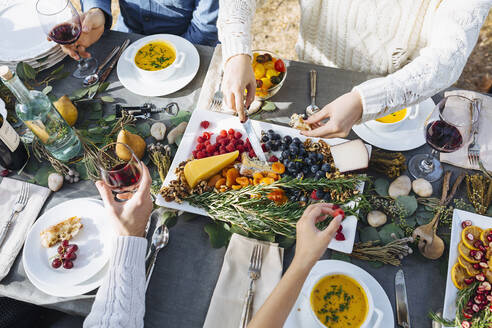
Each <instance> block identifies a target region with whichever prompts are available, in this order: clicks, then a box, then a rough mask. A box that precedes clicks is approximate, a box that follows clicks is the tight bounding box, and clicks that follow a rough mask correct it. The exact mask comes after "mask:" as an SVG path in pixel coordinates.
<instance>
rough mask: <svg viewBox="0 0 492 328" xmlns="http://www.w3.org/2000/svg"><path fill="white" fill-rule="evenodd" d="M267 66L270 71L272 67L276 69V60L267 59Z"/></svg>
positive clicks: (265, 64)
mask: <svg viewBox="0 0 492 328" xmlns="http://www.w3.org/2000/svg"><path fill="white" fill-rule="evenodd" d="M263 66H265V69H266V70H267V71H268V70H270V69H275V62H274V61H271V60H270V61H267V62H266V63H264V64H263Z"/></svg>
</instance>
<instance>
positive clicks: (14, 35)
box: [0, 0, 54, 61]
mask: <svg viewBox="0 0 492 328" xmlns="http://www.w3.org/2000/svg"><path fill="white" fill-rule="evenodd" d="M0 31H2V46H1V47H0V60H2V61H21V60H25V59H29V58H33V57H36V56H38V55H40V54H42V53H44V52H47V51H49V50H50V49H51V48H53V46H54V45H53V42H49V41H48V40H47V39H46V33H44V31H43V29H42V28H41V24H40V23H39V20H38V16H37V13H36V2H35V0H17V1H12V2H9V4H8V5H7V6H6V7H4V6H3V5H2V9H0Z"/></svg>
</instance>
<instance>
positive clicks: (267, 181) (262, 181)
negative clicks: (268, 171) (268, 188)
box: [260, 177, 275, 185]
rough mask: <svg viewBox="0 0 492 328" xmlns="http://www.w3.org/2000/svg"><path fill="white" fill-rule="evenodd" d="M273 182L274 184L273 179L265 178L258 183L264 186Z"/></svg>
mask: <svg viewBox="0 0 492 328" xmlns="http://www.w3.org/2000/svg"><path fill="white" fill-rule="evenodd" d="M274 182H275V180H274V179H273V178H270V177H266V178H263V179H261V180H260V183H262V184H266V185H269V184H272V183H274Z"/></svg>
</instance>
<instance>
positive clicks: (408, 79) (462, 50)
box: [354, 0, 492, 122]
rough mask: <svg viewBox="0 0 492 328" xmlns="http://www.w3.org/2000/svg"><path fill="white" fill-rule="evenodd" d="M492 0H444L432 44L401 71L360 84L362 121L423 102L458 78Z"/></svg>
mask: <svg viewBox="0 0 492 328" xmlns="http://www.w3.org/2000/svg"><path fill="white" fill-rule="evenodd" d="M491 6H492V0H468V1H462V0H446V1H442V2H441V4H440V6H439V8H438V9H437V11H436V16H435V19H434V21H433V23H432V27H431V29H432V32H431V35H430V38H429V43H428V45H427V46H426V47H425V48H423V49H421V51H420V53H419V56H418V57H416V58H415V59H414V60H412V61H411V62H410V63H408V64H407V65H405V66H404V67H402V68H401V69H400V70H398V71H396V72H394V73H392V74H389V75H387V76H386V77H382V78H375V79H371V80H368V81H366V82H363V83H362V84H360V85H358V86H356V87H355V88H354V90H356V91H358V92H359V94H360V96H361V99H362V105H363V114H362V119H361V122H365V121H369V120H373V119H375V118H378V117H382V116H385V115H388V114H390V113H392V112H395V111H397V110H399V109H402V108H405V107H407V106H410V105H412V104H415V103H417V102H420V101H422V100H424V99H426V98H428V97H430V96H433V95H434V94H436V93H438V92H439V91H441V90H443V89H445V88H447V87H449V86H450V85H452V84H453V83H454V82H456V80H458V78H459V76H460V75H461V72H462V71H463V68H464V66H465V64H466V61H467V59H468V56H469V55H470V53H471V52H472V50H473V47H474V46H475V44H476V42H477V39H478V34H479V31H480V27H481V26H482V24H483V22H484V20H485V18H486V17H487V14H488V12H489V9H490V7H491Z"/></svg>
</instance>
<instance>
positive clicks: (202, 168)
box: [184, 150, 239, 188]
mask: <svg viewBox="0 0 492 328" xmlns="http://www.w3.org/2000/svg"><path fill="white" fill-rule="evenodd" d="M238 156H239V151H237V150H236V151H234V152H232V153H227V154H222V155H217V156H211V157H207V158H202V159H195V160H192V161H191V162H188V163H186V165H185V168H184V174H185V178H186V182H188V185H189V186H190V187H191V188H193V187H195V186H196V185H197V184H198V182H200V181H202V180H205V179H208V178H210V177H212V176H213V175H215V174H217V173H219V172H220V171H221V170H222V169H223V168H224V167H226V166H227V165H229V164H232V163H234V161H235V160H236V158H237V157H238Z"/></svg>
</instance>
